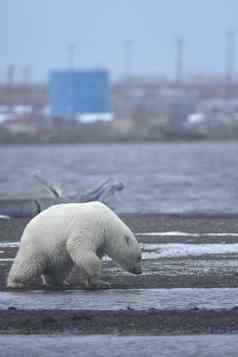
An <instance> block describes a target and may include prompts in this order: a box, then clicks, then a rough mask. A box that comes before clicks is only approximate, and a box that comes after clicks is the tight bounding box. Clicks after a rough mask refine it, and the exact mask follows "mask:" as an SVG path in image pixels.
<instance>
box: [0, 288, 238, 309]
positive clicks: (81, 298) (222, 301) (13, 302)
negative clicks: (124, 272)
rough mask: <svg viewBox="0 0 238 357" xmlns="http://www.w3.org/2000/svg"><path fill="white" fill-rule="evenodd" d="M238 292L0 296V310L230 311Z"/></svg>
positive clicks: (130, 291)
mask: <svg viewBox="0 0 238 357" xmlns="http://www.w3.org/2000/svg"><path fill="white" fill-rule="evenodd" d="M237 296H238V288H234V289H230V288H226V289H183V288H180V289H116V290H114V289H109V290H97V291H83V290H68V291H64V292H62V291H60V292H43V291H28V292H1V293H0V309H7V308H8V307H10V306H14V307H16V308H18V309H73V310H74V309H85V310H88V309H90V310H119V309H127V308H131V309H135V310H146V309H150V308H155V309H162V310H165V309H166V310H174V309H182V310H183V309H191V308H193V307H199V308H207V309H218V308H219V309H220V308H224V309H230V308H232V307H234V306H237Z"/></svg>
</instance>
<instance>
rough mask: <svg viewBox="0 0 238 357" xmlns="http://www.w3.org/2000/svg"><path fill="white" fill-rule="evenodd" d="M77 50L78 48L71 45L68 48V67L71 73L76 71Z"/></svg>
mask: <svg viewBox="0 0 238 357" xmlns="http://www.w3.org/2000/svg"><path fill="white" fill-rule="evenodd" d="M75 50H76V46H75V45H74V44H73V43H71V44H70V45H69V46H68V66H69V70H71V71H72V70H74V69H75Z"/></svg>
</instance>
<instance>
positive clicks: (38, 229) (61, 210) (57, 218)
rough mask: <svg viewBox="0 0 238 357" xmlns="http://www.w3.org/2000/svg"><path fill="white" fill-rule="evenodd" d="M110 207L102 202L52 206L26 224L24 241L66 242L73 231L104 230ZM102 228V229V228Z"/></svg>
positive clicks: (43, 242)
mask: <svg viewBox="0 0 238 357" xmlns="http://www.w3.org/2000/svg"><path fill="white" fill-rule="evenodd" d="M110 211H111V210H110V209H109V208H107V207H106V206H105V205H104V204H102V203H100V202H87V203H66V204H59V205H55V206H51V207H49V208H48V209H46V210H44V211H42V212H41V213H39V214H38V215H37V216H35V217H34V218H33V219H32V220H31V221H30V222H29V223H28V225H27V226H26V228H25V230H24V232H23V235H22V239H21V241H22V242H29V241H31V242H32V241H37V242H39V244H40V245H43V244H44V245H48V244H49V243H50V242H51V241H53V242H54V243H57V242H58V243H64V242H65V240H66V239H67V237H68V236H69V234H70V233H72V231H73V230H74V231H75V234H76V233H77V232H83V231H84V232H93V231H97V230H98V233H102V232H103V228H104V227H103V226H104V225H105V219H107V216H108V215H110ZM100 228H101V229H100Z"/></svg>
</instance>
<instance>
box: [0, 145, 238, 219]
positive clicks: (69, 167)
mask: <svg viewBox="0 0 238 357" xmlns="http://www.w3.org/2000/svg"><path fill="white" fill-rule="evenodd" d="M237 149H238V143H236V142H233V143H169V144H165V143H155V144H142V143H140V144H123V145H122V144H100V145H99V144H98V145H96V144H90V145H61V146H2V147H1V148H0V162H1V167H0V197H10V196H11V197H15V196H21V197H26V196H42V195H46V196H47V195H48V193H47V192H46V191H45V190H44V189H43V188H42V187H41V186H40V185H39V184H38V183H37V182H36V181H35V180H34V179H33V177H32V175H33V174H34V173H36V172H40V173H41V174H42V175H43V176H44V177H45V178H47V179H48V180H50V181H51V182H54V183H62V185H63V187H64V188H65V191H66V192H74V191H78V190H81V189H88V188H89V187H91V186H94V185H95V184H97V183H98V182H99V181H101V180H102V179H104V178H105V177H108V176H110V177H113V178H116V179H118V180H121V181H122V182H123V183H125V185H126V188H125V190H124V191H123V192H120V193H119V194H118V195H117V196H116V197H114V198H113V200H112V201H111V204H112V206H113V207H114V208H115V209H116V210H117V211H120V212H191V211H196V212H197V211H202V212H221V213H224V212H226V213H232V212H238V205H237V201H238V171H237V167H238V155H237ZM52 162H53V163H54V165H52ZM0 214H1V212H0Z"/></svg>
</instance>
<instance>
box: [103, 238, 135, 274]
mask: <svg viewBox="0 0 238 357" xmlns="http://www.w3.org/2000/svg"><path fill="white" fill-rule="evenodd" d="M118 238H119V239H117V242H115V245H114V247H113V248H114V249H113V252H111V253H112V254H110V256H111V258H112V259H113V260H115V261H116V262H117V263H118V264H119V265H120V266H121V267H122V268H123V269H125V270H126V271H128V272H129V273H132V274H141V273H142V256H141V248H140V245H139V243H138V242H137V240H136V238H135V237H134V235H133V233H132V232H131V231H129V232H127V233H126V234H125V233H124V234H121V236H120V237H118Z"/></svg>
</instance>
